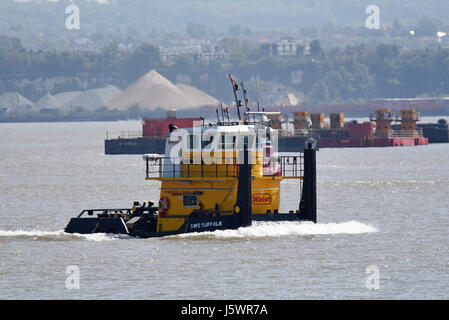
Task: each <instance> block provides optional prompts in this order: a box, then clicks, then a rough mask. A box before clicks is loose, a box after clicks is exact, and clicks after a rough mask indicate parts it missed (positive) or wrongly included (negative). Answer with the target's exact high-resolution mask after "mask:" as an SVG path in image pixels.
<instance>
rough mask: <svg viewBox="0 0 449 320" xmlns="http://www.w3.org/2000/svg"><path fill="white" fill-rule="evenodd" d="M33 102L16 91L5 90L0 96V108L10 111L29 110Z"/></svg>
mask: <svg viewBox="0 0 449 320" xmlns="http://www.w3.org/2000/svg"><path fill="white" fill-rule="evenodd" d="M33 105H34V103H33V102H31V101H30V100H28V99H27V98H25V97H24V96H22V95H20V94H19V93H17V92H6V93H4V94H2V95H1V96H0V108H2V109H3V108H4V109H7V110H10V111H18V110H21V109H24V110H25V109H27V110H30V109H32V108H33Z"/></svg>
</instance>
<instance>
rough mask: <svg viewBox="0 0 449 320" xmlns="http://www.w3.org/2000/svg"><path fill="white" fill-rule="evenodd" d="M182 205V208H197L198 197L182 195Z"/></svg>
mask: <svg viewBox="0 0 449 320" xmlns="http://www.w3.org/2000/svg"><path fill="white" fill-rule="evenodd" d="M182 205H183V206H184V207H197V206H198V196H197V195H193V194H189V195H184V196H183V197H182Z"/></svg>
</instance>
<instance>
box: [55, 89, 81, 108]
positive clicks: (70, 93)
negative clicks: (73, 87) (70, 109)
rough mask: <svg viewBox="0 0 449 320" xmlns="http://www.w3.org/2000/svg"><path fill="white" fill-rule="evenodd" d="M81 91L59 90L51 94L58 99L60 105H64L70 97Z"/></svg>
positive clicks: (74, 96)
mask: <svg viewBox="0 0 449 320" xmlns="http://www.w3.org/2000/svg"><path fill="white" fill-rule="evenodd" d="M81 93H82V91H66V92H60V93H57V94H55V95H53V96H54V97H55V98H56V99H58V101H59V103H60V106H63V105H65V104H66V103H67V102H69V101H70V100H72V99H75V98H76V97H77V96H79V95H80V94H81Z"/></svg>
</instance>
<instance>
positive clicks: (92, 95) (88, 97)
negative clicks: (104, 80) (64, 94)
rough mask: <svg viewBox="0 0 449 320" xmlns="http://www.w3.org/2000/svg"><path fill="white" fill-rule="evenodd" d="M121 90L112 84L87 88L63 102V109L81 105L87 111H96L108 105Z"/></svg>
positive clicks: (67, 109)
mask: <svg viewBox="0 0 449 320" xmlns="http://www.w3.org/2000/svg"><path fill="white" fill-rule="evenodd" d="M120 92H121V91H120V89H118V88H117V87H115V86H112V85H109V86H106V87H104V88H99V89H90V90H86V91H84V92H82V93H80V94H78V95H76V96H75V97H74V98H73V99H71V100H70V101H68V102H66V103H64V104H62V106H61V109H63V110H64V111H69V110H73V109H75V108H78V107H81V108H83V109H84V110H86V111H94V110H96V109H98V108H101V107H104V106H106V104H107V102H108V101H110V100H111V99H113V98H115V97H116V96H117V95H118V94H120Z"/></svg>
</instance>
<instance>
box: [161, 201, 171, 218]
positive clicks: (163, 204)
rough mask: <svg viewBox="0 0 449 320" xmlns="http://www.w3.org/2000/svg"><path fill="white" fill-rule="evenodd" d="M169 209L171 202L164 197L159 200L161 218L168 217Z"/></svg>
mask: <svg viewBox="0 0 449 320" xmlns="http://www.w3.org/2000/svg"><path fill="white" fill-rule="evenodd" d="M168 208H170V201H169V200H168V198H167V197H162V198H161V199H160V200H159V216H160V217H165V216H166V215H167V212H168Z"/></svg>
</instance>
